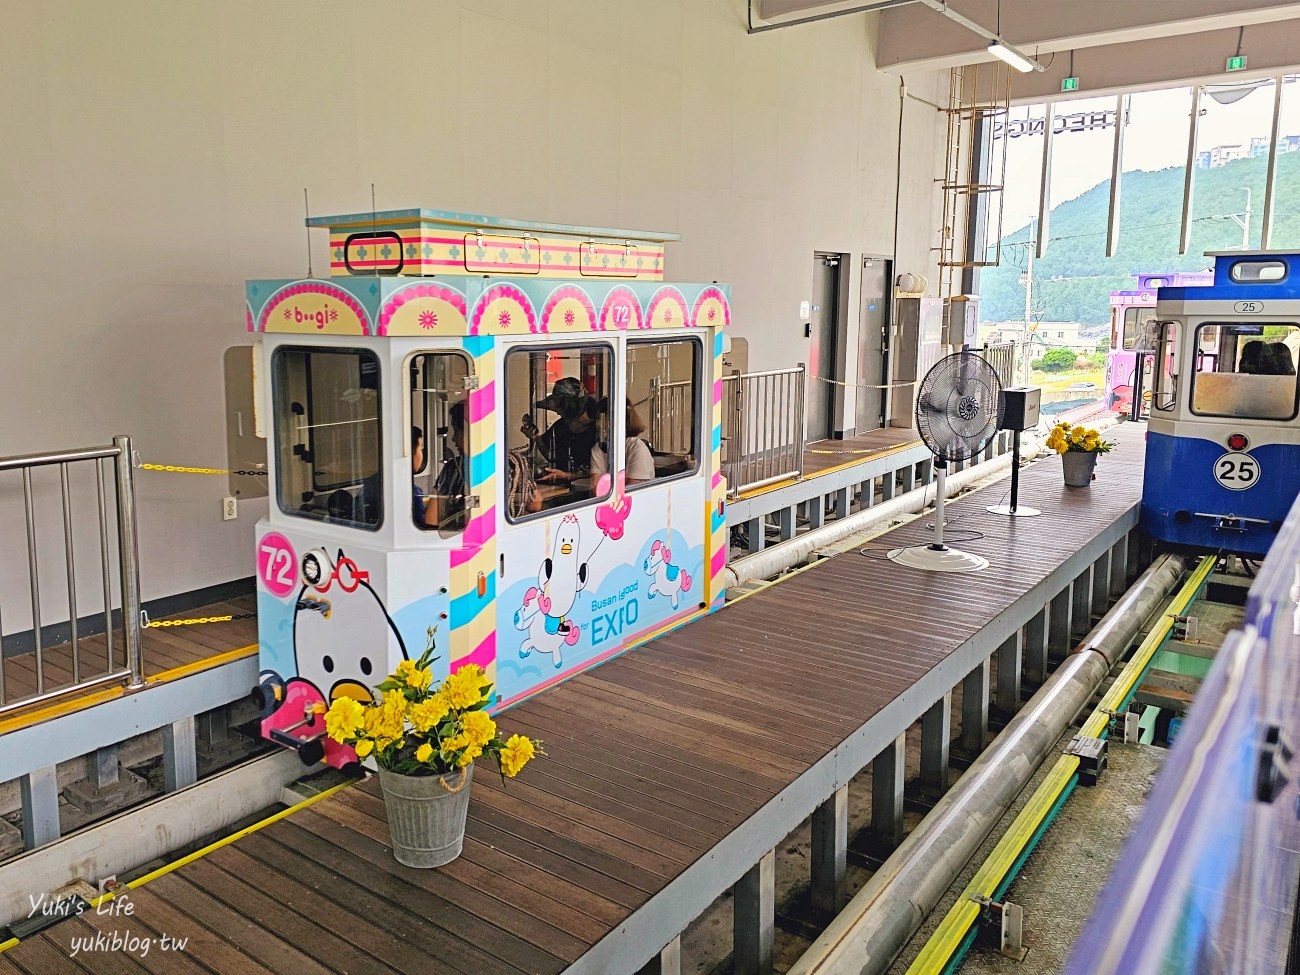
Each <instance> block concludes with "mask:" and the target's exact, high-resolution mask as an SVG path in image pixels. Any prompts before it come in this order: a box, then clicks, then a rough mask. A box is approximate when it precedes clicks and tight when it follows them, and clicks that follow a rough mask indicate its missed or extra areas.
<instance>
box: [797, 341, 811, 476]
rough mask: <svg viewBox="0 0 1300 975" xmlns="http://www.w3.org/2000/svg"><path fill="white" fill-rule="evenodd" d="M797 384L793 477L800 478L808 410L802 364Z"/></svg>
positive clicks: (806, 380) (806, 369)
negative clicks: (797, 398) (797, 399)
mask: <svg viewBox="0 0 1300 975" xmlns="http://www.w3.org/2000/svg"><path fill="white" fill-rule="evenodd" d="M797 383H798V386H797V390H798V394H799V401H798V405H797V406H796V408H795V434H794V437H795V446H794V466H795V472H794V473H795V477H802V476H803V452H804V448H805V447H806V446H807V445H808V424H807V417H806V416H804V410H806V409H807V408H808V367H807V366H806V365H804V364H803V363H802V362H801V363H799V379H798V380H797Z"/></svg>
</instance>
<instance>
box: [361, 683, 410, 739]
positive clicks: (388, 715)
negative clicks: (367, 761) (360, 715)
mask: <svg viewBox="0 0 1300 975" xmlns="http://www.w3.org/2000/svg"><path fill="white" fill-rule="evenodd" d="M405 709H406V698H405V697H404V696H403V695H402V692H401V691H389V692H388V693H387V694H385V695H384V701H383V703H382V704H380V705H379V706H378V707H370V708H367V709H366V714H365V721H364V724H363V727H364V729H365V733H366V736H367V737H369V738H376V739H380V738H382V739H390V740H391V739H393V738H400V737H401V736H402V732H403V731H404V730H405V728H406V715H405ZM379 747H380V748H383V747H384V746H383V744H380V745H379Z"/></svg>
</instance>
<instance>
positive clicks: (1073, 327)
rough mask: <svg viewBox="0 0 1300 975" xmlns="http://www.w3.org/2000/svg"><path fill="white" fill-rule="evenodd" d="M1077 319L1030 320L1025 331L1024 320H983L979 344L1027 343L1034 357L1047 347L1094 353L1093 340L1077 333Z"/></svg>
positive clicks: (1017, 344) (1020, 346) (1023, 344)
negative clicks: (1061, 320)
mask: <svg viewBox="0 0 1300 975" xmlns="http://www.w3.org/2000/svg"><path fill="white" fill-rule="evenodd" d="M1080 328H1081V326H1080V325H1079V323H1078V322H1033V323H1031V324H1030V326H1029V329H1028V330H1027V331H1026V328H1025V323H1024V322H985V323H984V324H983V325H981V326H980V327H979V340H980V344H981V345H984V344H989V345H993V344H996V343H998V342H1015V343H1016V346H1017V348H1024V347H1025V345H1026V344H1028V345H1029V346H1030V347H1031V349H1032V351H1033V354H1034V355H1035V356H1040V355H1042V354H1043V353H1044V352H1046V351H1047V350H1048V349H1059V348H1064V349H1070V350H1072V351H1074V352H1094V351H1096V348H1097V340H1096V339H1087V338H1084V337H1083V336H1081V335H1080V334H1079V330H1080Z"/></svg>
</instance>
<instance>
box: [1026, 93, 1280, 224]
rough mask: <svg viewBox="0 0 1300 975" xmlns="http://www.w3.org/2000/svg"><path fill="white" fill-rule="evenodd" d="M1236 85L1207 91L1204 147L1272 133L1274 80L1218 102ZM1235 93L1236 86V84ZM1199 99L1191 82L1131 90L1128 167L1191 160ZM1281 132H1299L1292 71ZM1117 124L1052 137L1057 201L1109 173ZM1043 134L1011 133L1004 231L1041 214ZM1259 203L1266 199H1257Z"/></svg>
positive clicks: (1096, 105) (1067, 109)
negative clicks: (1191, 125)
mask: <svg viewBox="0 0 1300 975" xmlns="http://www.w3.org/2000/svg"><path fill="white" fill-rule="evenodd" d="M1230 87H1231V86H1223V85H1220V86H1214V87H1213V88H1209V89H1207V91H1206V93H1204V94H1202V96H1201V122H1200V129H1199V131H1198V133H1197V149H1198V151H1205V150H1209V149H1211V148H1213V147H1215V146H1220V145H1234V144H1241V145H1242V146H1243V148H1248V147H1249V144H1250V140H1251V138H1252V137H1254V136H1262V137H1264V138H1268V136H1269V135H1270V132H1271V129H1272V123H1273V96H1274V84H1273V82H1272V81H1267V82H1266V83H1264V84H1262V85H1260V86H1259V87H1258V88H1255V89H1253V90H1250V91H1249V93H1248V94H1247V95H1245V96H1244V97H1243V98H1241V99H1240V100H1239V101H1237V102H1234V103H1233V104H1230V105H1222V104H1219V103H1218V102H1217V101H1216V100H1215V99H1214V98H1213V97H1212V96H1211V94H1210V92H1211V91H1220V92H1222V91H1224V90H1226V89H1228V88H1230ZM1233 93H1234V94H1235V93H1236V92H1235V91H1234V92H1233ZM1191 105H1192V90H1191V89H1190V88H1171V89H1167V90H1164V91H1147V92H1136V93H1134V94H1133V95H1131V96H1129V122H1128V126H1127V129H1126V132H1125V137H1124V163H1123V169H1124V172H1134V171H1137V170H1156V169H1165V168H1167V167H1169V166H1177V167H1179V168H1180V169H1181V168H1182V167H1183V166H1184V165H1185V163H1186V161H1187V132H1188V122H1189V115H1190V111H1191ZM1114 107H1115V98H1114V96H1113V95H1108V96H1106V97H1103V98H1084V99H1078V100H1075V101H1067V102H1060V103H1058V104H1057V105H1056V106H1055V108H1054V111H1055V113H1056V114H1057V115H1069V114H1074V113H1076V112H1095V111H1102V110H1106V109H1114ZM1043 114H1044V106H1043V105H1041V104H1040V105H1029V106H1019V107H1013V108H1012V109H1011V114H1010V117H1011V118H1012V119H1013V120H1014V119H1024V118H1026V116H1028V117H1030V118H1042V117H1043ZM1279 131H1280V133H1281V134H1282V135H1284V136H1285V135H1293V134H1300V78H1290V77H1288V79H1287V83H1286V85H1285V86H1284V88H1283V91H1282V111H1281V125H1280V128H1279ZM1114 137H1115V134H1114V129H1113V128H1105V129H1094V130H1091V131H1086V132H1064V133H1059V134H1058V135H1057V136H1056V137H1055V139H1053V143H1052V153H1053V163H1052V181H1051V200H1050V205H1056V204H1059V203H1064V202H1065V201H1066V200H1072V199H1074V198H1075V197H1077V196H1079V195H1081V194H1082V193H1084V192H1086V191H1087V190H1090V189H1092V187H1094V186H1096V185H1097V184H1098V183H1101V182H1104V181H1105V180H1107V179H1109V178H1110V170H1111V160H1112V152H1113V147H1114ZM1042 154H1043V137H1042V136H1041V135H1039V136H1019V137H1017V138H1013V139H1011V140H1009V143H1008V148H1007V175H1006V190H1005V198H1004V205H1003V218H1002V234H1003V236H1005V235H1007V234H1009V233H1014V232H1015V231H1016V230H1018V229H1020V228H1021V227H1023V226H1025V225H1026V224H1027V223H1028V222H1029V219H1030V217H1033V216H1037V214H1038V194H1039V184H1040V173H1041V166H1042ZM1244 205H1245V194H1244V193H1243V194H1242V199H1241V200H1240V201H1227V202H1225V207H1229V206H1230V207H1233V208H1234V209H1235V210H1238V211H1239V210H1241V209H1242V208H1244ZM1252 205H1253V207H1254V208H1256V210H1258V208H1259V207H1261V206H1263V201H1262V200H1256V201H1253V204H1252Z"/></svg>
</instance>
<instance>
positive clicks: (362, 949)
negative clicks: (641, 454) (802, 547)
mask: <svg viewBox="0 0 1300 975" xmlns="http://www.w3.org/2000/svg"><path fill="white" fill-rule="evenodd" d="M1119 439H1120V440H1121V446H1120V447H1119V448H1118V449H1117V450H1116V451H1115V452H1114V453H1112V454H1111V455H1109V456H1108V457H1106V458H1105V459H1104V460H1103V462H1102V464H1101V465H1100V467H1099V474H1098V480H1097V482H1096V483H1095V484H1094V485H1093V486H1092V487H1091V488H1090V489H1085V490H1077V491H1070V490H1067V489H1065V488H1064V487H1063V486H1062V478H1061V471H1060V463H1059V462H1058V461H1056V460H1055V459H1054V458H1047V459H1045V460H1044V461H1042V462H1040V463H1037V464H1034V465H1032V466H1030V467H1029V468H1027V469H1026V471H1025V472H1024V476H1023V478H1022V482H1021V484H1022V494H1021V498H1022V500H1023V501H1024V503H1026V504H1033V505H1034V506H1035V507H1038V508H1041V509H1042V511H1043V515H1042V517H1041V518H1033V519H1020V520H1013V519H1008V518H1005V517H1002V516H996V515H992V514H989V513H988V512H986V511H985V510H984V506H985V505H988V504H993V503H996V502H998V501H999V500H1000V498H1001V497H1002V495H1003V494H1004V493H1005V490H1006V488H1005V486H1004V484H1003V483H999V484H997V485H995V486H993V487H991V488H988V489H985V490H983V491H980V492H977V493H975V494H972V495H968V496H967V497H966V498H964V499H962V500H960V501H958V502H956V503H954V504H953V505H952V506H951V507H950V509H949V511H950V519H951V520H952V523H951V525H950V538H951V539H952V544H954V545H955V546H957V547H961V548H963V549H966V550H969V551H972V552H977V553H980V554H982V555H984V556H985V557H987V558H988V559H990V561H991V565H990V567H989V568H988V569H987V570H985V571H983V572H981V573H977V574H972V575H966V576H962V577H954V576H951V575H945V574H925V573H922V572H920V571H916V570H911V569H907V568H904V567H900V566H898V565H896V564H894V563H892V562H889V561H887V560H886V559H885V558H884V553H885V551H886V550H887V549H889V548H890V547H897V546H900V545H913V544H923V543H924V542H925V541H926V540H927V539H928V535H929V533H928V532H927V531H926V529H925V528H924V525H923V523H922V522H917V523H914V524H911V525H907V526H904V527H903V528H901V529H898V530H896V531H894V532H892V533H890V534H889V535H886V536H884V537H882V538H880V539H878V540H877V541H876V542H875V543H873V544H872V545H871V546H869V547H868V548H867V549H864V550H863V551H861V552H854V553H850V554H846V555H841V556H839V557H837V558H834V559H831V560H828V561H825V562H823V563H820V564H818V565H816V566H815V567H813V568H811V569H808V570H806V571H803V572H800V573H798V574H795V575H793V576H791V577H789V578H788V579H787V580H785V581H783V582H781V583H779V584H778V585H776V586H772V587H769V588H767V589H764V590H761V591H759V592H757V593H755V594H753V595H751V596H748V597H745V598H743V599H740V600H738V601H736V602H734V603H732V604H730V605H729V606H728V607H727V608H725V609H724V610H722V611H721V612H719V613H716V614H714V615H713V616H711V617H708V618H707V619H704V620H702V621H699V622H697V623H694V624H692V625H690V626H687V627H685V628H683V629H681V630H678V631H676V632H674V633H671V634H669V635H667V636H664V637H662V638H660V639H658V640H655V641H654V642H653V643H651V644H649V645H647V646H644V647H642V648H640V649H638V650H635V651H633V652H632V653H629V654H627V655H625V656H623V657H620V658H616V659H614V660H611V661H609V662H607V663H605V664H603V665H602V666H600V667H598V668H596V669H595V670H593V671H591V672H590V673H587V674H585V675H583V676H580V677H578V678H576V679H573V680H571V681H569V682H568V683H566V684H564V685H562V686H560V687H557V688H554V689H551V690H548V691H546V692H544V693H542V694H540V695H538V696H537V697H535V698H533V699H531V700H528V701H525V702H523V703H521V704H520V705H518V706H516V707H514V708H512V709H511V710H509V711H508V712H506V713H505V714H503V715H502V716H501V724H502V726H503V729H504V730H505V731H506V732H508V733H514V732H520V733H525V734H528V735H530V736H533V737H537V738H541V739H543V741H544V742H545V748H546V752H547V755H546V757H545V758H543V759H540V760H538V761H536V762H535V763H534V764H533V765H531V766H530V767H529V768H528V769H527V770H525V772H524V773H523V774H522V775H521V776H520V777H519V778H518V779H516V780H514V781H512V782H510V783H509V784H508V785H507V786H504V787H503V785H502V783H501V781H500V779H499V778H497V777H495V775H494V774H493V772H492V771H491V770H490V769H489V768H487V767H484V768H482V769H480V770H478V773H477V775H476V779H475V782H474V786H473V789H474V791H473V798H472V801H471V805H470V821H469V826H468V832H467V837H466V841H465V850H464V855H463V856H462V857H461V859H459V860H457V861H455V862H454V863H452V864H450V865H448V866H447V867H444V868H441V869H438V870H429V871H420V870H411V869H408V868H405V867H402V866H400V865H399V864H397V863H396V861H394V860H393V859H392V857H391V855H390V852H389V847H388V839H387V827H386V823H385V816H384V806H383V802H382V799H381V798H380V794H379V791H378V788H377V785H376V784H375V783H374V781H373V780H372V781H367V782H364V783H359V784H357V785H354V786H351V787H348V788H346V789H344V790H343V791H342V792H340V793H338V794H336V795H334V796H330V797H328V798H325V799H323V800H322V801H320V802H318V803H316V804H314V805H312V806H311V807H309V808H306V809H302V810H298V811H295V812H294V813H292V814H291V815H289V816H288V817H287V818H284V819H282V820H280V821H277V822H273V823H270V824H269V825H266V826H265V827H264V828H262V829H260V830H257V831H256V832H253V833H251V834H249V835H245V836H243V837H241V838H239V839H237V840H236V841H234V842H233V843H232V844H230V845H228V846H226V847H223V848H221V849H219V850H216V851H214V852H212V853H210V854H208V855H207V856H204V857H202V858H200V859H198V860H196V861H194V862H190V863H186V864H184V865H181V866H179V867H178V868H177V869H175V870H174V871H171V872H169V873H166V874H165V875H163V876H160V877H158V878H157V879H155V880H152V881H150V882H149V883H147V884H145V885H144V886H142V887H141V888H139V889H138V890H136V891H132V892H131V893H130V894H129V895H128V896H129V899H130V900H131V901H132V902H133V904H134V908H135V909H134V914H132V915H131V916H129V917H95V916H85V917H82V918H78V919H76V920H72V921H66V922H62V923H60V924H58V925H56V926H54V927H52V928H49V929H47V930H46V931H44V932H42V933H40V934H37V935H33V936H32V937H31V938H30V939H27V940H24V941H23V942H22V943H21V944H19V945H17V946H16V947H14V948H12V949H11V950H9V951H8V952H6V953H4V954H0V973H25V975H46V973H56V972H57V973H61V972H92V973H98V972H107V971H110V970H111V971H114V972H118V973H123V975H135V973H141V972H145V971H149V972H154V973H173V972H175V973H200V972H216V973H224V972H231V973H236V972H238V973H244V972H250V973H262V972H266V973H270V972H277V973H278V972H286V971H292V972H295V973H311V975H331V973H333V975H342V973H368V972H381V973H387V972H415V971H435V970H436V971H438V972H449V973H465V975H519V973H524V972H529V973H560V972H570V973H584V975H585V973H593V975H595V973H599V975H616V973H630V972H635V971H636V970H637V969H638V968H639V967H640V966H641V965H642V964H643V963H645V962H646V961H647V960H648V959H650V958H651V957H652V956H653V955H655V954H657V952H658V951H659V949H660V948H661V947H662V946H663V945H665V944H667V943H668V942H669V941H671V940H672V939H673V938H674V937H675V936H676V935H677V934H678V933H679V932H681V931H682V930H683V929H684V928H685V927H686V926H687V924H689V923H690V922H691V921H692V920H693V919H694V918H695V917H696V916H698V914H699V913H700V912H701V911H702V910H703V909H704V908H705V907H707V906H708V904H709V903H711V902H712V900H713V899H715V898H716V897H718V896H719V895H721V894H722V893H723V892H724V891H725V890H726V889H727V888H728V887H730V886H731V885H732V884H734V883H735V882H736V881H737V880H738V879H739V878H740V877H741V875H742V874H744V873H745V872H746V871H748V870H749V869H750V867H751V866H752V865H753V864H755V863H756V862H758V860H759V858H760V857H762V856H764V855H765V854H766V853H767V852H768V851H770V850H771V849H772V848H773V847H774V846H776V845H777V844H779V843H780V842H781V840H782V839H783V838H784V837H785V836H786V834H787V833H788V832H789V831H790V830H791V829H793V828H794V827H795V826H797V825H798V823H800V822H801V821H802V820H803V819H805V818H807V816H808V815H809V814H810V813H811V812H812V811H813V809H814V808H815V807H816V806H817V805H818V804H820V803H822V802H824V801H825V800H826V799H827V798H828V797H830V796H831V795H832V793H834V792H835V790H836V789H838V788H841V787H842V786H843V785H844V784H845V783H847V782H848V781H849V779H850V778H851V777H852V776H853V775H855V774H857V773H858V772H859V771H860V770H861V769H862V768H864V767H865V766H866V765H867V764H868V763H869V762H870V761H871V760H872V759H873V758H874V757H875V756H876V755H877V754H879V753H880V752H881V751H882V750H883V749H884V748H885V747H886V746H888V745H890V744H891V743H892V742H894V740H895V739H896V738H897V737H898V736H899V735H901V734H903V732H904V731H905V730H906V729H907V728H908V727H909V726H911V725H912V724H913V723H914V722H915V721H916V720H918V719H919V717H920V716H921V715H922V714H923V713H924V712H926V711H927V709H929V708H930V707H931V705H932V704H934V703H935V702H936V701H937V700H939V699H940V698H942V697H943V695H944V694H945V693H946V692H947V691H948V690H949V689H951V688H952V687H953V686H954V685H955V684H957V683H959V682H960V681H961V680H962V679H963V678H964V677H965V676H966V674H968V673H969V672H970V671H971V670H972V669H973V668H975V667H977V666H979V665H980V663H981V662H982V661H983V660H985V659H987V657H988V655H989V654H990V653H991V652H992V651H993V650H995V649H996V648H997V647H998V645H999V644H1001V643H1002V642H1003V641H1005V640H1007V639H1008V638H1009V637H1011V636H1014V634H1015V633H1016V632H1017V630H1018V629H1019V628H1021V627H1023V626H1025V625H1026V623H1027V622H1028V620H1029V619H1030V617H1032V616H1033V615H1034V614H1035V613H1037V614H1039V616H1041V614H1042V607H1043V606H1044V605H1045V604H1046V603H1047V602H1048V601H1051V600H1052V599H1053V597H1056V596H1057V595H1058V593H1060V592H1061V589H1062V586H1064V587H1066V589H1065V592H1066V601H1067V603H1068V602H1069V591H1070V590H1069V587H1070V585H1071V583H1072V581H1073V580H1074V579H1075V577H1076V576H1078V575H1080V573H1085V572H1087V571H1088V570H1089V567H1090V566H1091V565H1092V563H1093V561H1094V560H1096V559H1097V558H1099V557H1100V555H1101V554H1102V553H1106V552H1108V551H1109V549H1108V548H1107V546H1111V545H1116V544H1118V543H1119V541H1120V540H1122V539H1123V538H1124V537H1125V536H1126V535H1127V534H1128V532H1129V531H1130V530H1131V528H1132V527H1133V525H1134V524H1135V518H1136V514H1135V507H1136V503H1137V500H1138V496H1139V493H1140V482H1141V461H1142V441H1141V428H1138V429H1136V430H1124V431H1122V432H1121V433H1120V435H1119ZM96 933H100V934H104V935H106V936H108V937H109V941H108V943H109V944H110V945H111V944H112V941H111V935H112V934H113V933H117V934H118V935H120V936H125V935H127V934H128V933H129V934H131V935H134V936H135V937H137V938H150V939H153V940H152V942H151V944H152V948H151V950H150V951H149V953H148V955H147V957H141V956H140V955H139V953H138V951H137V953H136V954H132V953H131V952H130V951H129V950H128V949H127V948H126V947H118V948H117V949H116V950H113V949H112V948H111V947H110V948H104V944H105V941H104V939H100V941H99V942H95V941H94V936H95V935H96ZM164 935H165V936H167V937H168V938H170V939H180V938H188V939H189V940H188V942H187V943H186V945H185V947H184V948H183V950H175V949H173V950H167V951H164V950H161V948H160V942H159V941H158V939H159V938H161V937H163V936H164ZM75 938H89V939H91V940H89V941H82V942H77V944H81V945H83V946H84V945H90V950H86V949H85V948H83V949H82V950H81V951H80V952H79V953H78V954H77V955H76V957H71V955H72V951H73V948H74V947H75V945H74V941H73V939H75ZM97 947H98V948H99V949H101V950H99V951H98V952H96V951H95V948H97Z"/></svg>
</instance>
